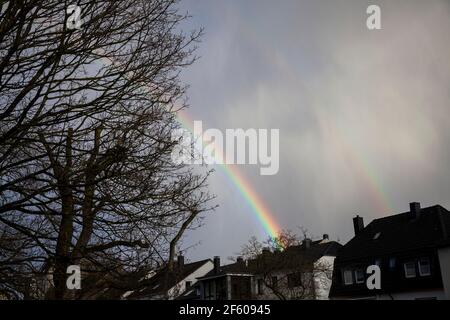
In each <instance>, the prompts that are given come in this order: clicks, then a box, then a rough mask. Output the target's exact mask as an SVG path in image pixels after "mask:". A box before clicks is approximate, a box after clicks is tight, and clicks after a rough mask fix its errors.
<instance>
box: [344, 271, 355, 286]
mask: <svg viewBox="0 0 450 320" xmlns="http://www.w3.org/2000/svg"><path fill="white" fill-rule="evenodd" d="M344 284H345V285H346V286H349V285H352V284H353V272H352V270H344Z"/></svg>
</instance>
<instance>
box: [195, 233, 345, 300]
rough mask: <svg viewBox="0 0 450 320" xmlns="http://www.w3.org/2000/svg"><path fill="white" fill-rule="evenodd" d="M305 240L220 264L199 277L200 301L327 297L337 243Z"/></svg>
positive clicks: (325, 239) (217, 263) (216, 264)
mask: <svg viewBox="0 0 450 320" xmlns="http://www.w3.org/2000/svg"><path fill="white" fill-rule="evenodd" d="M328 238H329V237H328V235H324V237H323V239H321V240H318V241H312V240H310V239H306V240H305V241H303V243H302V244H301V245H299V246H292V247H289V248H286V249H285V250H283V251H270V250H269V249H264V250H263V252H262V253H261V254H260V255H258V256H257V257H256V258H254V259H251V260H247V261H244V260H243V259H242V258H238V259H237V262H236V263H233V264H229V265H225V266H220V258H219V257H215V258H214V269H213V270H212V271H210V272H209V273H208V274H206V275H205V276H204V277H201V278H200V279H199V287H200V291H201V297H202V299H204V300H242V299H244V300H249V299H255V300H278V299H282V300H291V299H328V293H329V289H330V286H331V276H332V271H333V262H334V258H335V257H336V254H337V252H338V250H339V248H340V247H341V245H340V244H339V243H337V242H334V241H329V239H328Z"/></svg>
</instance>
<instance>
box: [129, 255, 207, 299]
mask: <svg viewBox="0 0 450 320" xmlns="http://www.w3.org/2000/svg"><path fill="white" fill-rule="evenodd" d="M212 269H213V263H212V261H211V260H210V259H207V260H201V261H196V262H192V263H185V261H184V257H183V256H179V257H178V259H177V262H176V264H175V265H174V267H173V269H172V270H169V269H168V267H167V266H166V267H164V268H162V269H161V270H159V271H157V272H153V273H152V274H148V275H147V276H146V277H145V278H144V279H142V281H141V283H140V284H139V287H140V289H138V290H135V291H132V292H127V293H125V294H124V295H123V298H124V299H129V300H175V299H192V300H194V299H198V298H199V295H198V292H197V290H198V289H197V286H196V282H197V279H198V278H200V277H202V276H204V275H206V274H207V273H208V272H210V271H211V270H212Z"/></svg>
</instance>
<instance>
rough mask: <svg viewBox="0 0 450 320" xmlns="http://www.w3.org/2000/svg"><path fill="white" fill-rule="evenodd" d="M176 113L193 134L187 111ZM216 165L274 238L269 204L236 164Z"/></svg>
mask: <svg viewBox="0 0 450 320" xmlns="http://www.w3.org/2000/svg"><path fill="white" fill-rule="evenodd" d="M176 115H177V119H178V121H179V123H180V124H181V125H182V126H183V128H184V129H186V130H188V131H189V132H190V133H191V134H193V131H194V129H193V124H194V121H193V120H192V119H191V118H190V117H189V116H188V115H187V113H186V112H185V111H183V110H179V111H178V112H177V113H176ZM203 142H204V141H202V143H203ZM214 151H215V153H216V152H220V150H214ZM215 156H217V154H215ZM219 157H222V158H224V157H223V155H219ZM224 163H225V161H224ZM217 167H218V168H219V169H220V171H221V172H222V173H223V174H224V175H225V176H226V177H227V178H228V179H229V180H230V181H231V182H232V183H233V184H234V186H235V187H236V189H237V190H238V191H239V193H240V195H241V196H242V198H244V200H245V202H246V203H247V205H248V206H249V208H250V209H251V210H252V212H253V214H254V216H255V217H256V218H257V219H258V221H259V223H260V224H261V226H262V227H263V228H264V231H265V232H266V233H267V234H268V235H269V236H270V237H271V238H272V239H276V238H277V237H278V235H279V232H280V231H281V228H280V226H279V225H278V223H277V222H276V221H275V218H274V216H275V215H274V214H273V213H272V212H271V210H270V208H269V206H268V205H267V204H266V203H264V201H263V200H262V199H261V198H260V196H259V195H258V194H257V192H256V191H255V189H254V187H253V186H252V185H251V184H250V182H249V181H248V180H247V179H246V178H245V177H244V176H243V175H242V173H241V172H239V170H238V168H237V166H235V165H231V164H218V165H217Z"/></svg>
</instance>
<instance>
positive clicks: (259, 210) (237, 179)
mask: <svg viewBox="0 0 450 320" xmlns="http://www.w3.org/2000/svg"><path fill="white" fill-rule="evenodd" d="M98 50H99V53H103V50H102V49H98ZM101 60H102V61H103V62H105V63H106V64H108V65H110V66H113V67H114V66H115V64H116V63H117V62H116V61H115V60H114V59H113V58H110V57H108V58H106V57H103V58H102V59H101ZM148 88H149V90H150V91H151V88H150V87H148ZM174 114H175V116H176V118H177V119H178V122H179V123H180V124H181V126H182V127H183V128H184V129H186V130H188V131H189V132H190V133H191V134H193V131H194V130H193V123H194V121H193V120H191V119H190V117H189V116H188V114H187V113H186V112H184V111H183V109H180V110H178V111H176V112H174ZM215 152H216V150H215ZM224 163H225V161H224ZM218 168H219V169H220V171H221V172H222V173H223V174H224V175H225V176H226V177H228V179H229V180H230V181H231V182H232V183H233V184H234V186H235V187H236V188H237V190H238V191H239V193H240V194H241V195H242V197H243V198H244V200H245V201H246V202H247V204H248V205H249V207H250V209H251V210H252V212H253V214H254V215H255V217H256V218H257V219H258V221H259V222H260V224H261V225H262V227H263V228H264V230H265V232H266V233H267V234H268V235H269V236H270V237H271V238H272V239H274V240H276V238H277V237H278V235H279V233H280V231H281V228H280V227H279V225H278V224H277V222H276V221H275V219H274V214H273V213H272V212H271V211H270V209H269V207H268V205H267V204H265V203H264V201H263V200H262V199H261V198H260V197H259V196H258V194H257V193H256V191H255V190H254V188H253V187H252V185H251V184H250V182H249V181H248V180H247V179H246V178H244V176H243V175H242V174H241V173H240V172H239V170H238V169H237V167H236V166H234V165H227V164H219V165H218Z"/></svg>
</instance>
